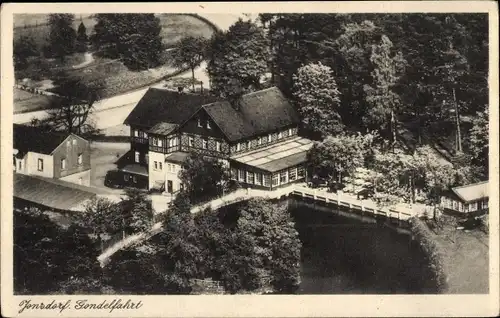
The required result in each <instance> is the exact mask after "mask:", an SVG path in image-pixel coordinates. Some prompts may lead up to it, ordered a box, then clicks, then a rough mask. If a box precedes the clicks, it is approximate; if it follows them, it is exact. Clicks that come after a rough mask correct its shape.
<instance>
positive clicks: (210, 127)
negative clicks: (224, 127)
mask: <svg viewBox="0 0 500 318" xmlns="http://www.w3.org/2000/svg"><path fill="white" fill-rule="evenodd" d="M207 128H208V129H212V126H210V120H207Z"/></svg>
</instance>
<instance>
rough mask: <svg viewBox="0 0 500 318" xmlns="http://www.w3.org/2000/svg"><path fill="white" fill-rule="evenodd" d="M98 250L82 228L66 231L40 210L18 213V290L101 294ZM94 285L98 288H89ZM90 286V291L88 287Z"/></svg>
mask: <svg viewBox="0 0 500 318" xmlns="http://www.w3.org/2000/svg"><path fill="white" fill-rule="evenodd" d="M97 255H98V249H97V247H96V245H95V244H94V243H93V242H92V240H91V239H90V238H89V236H88V233H87V232H86V230H85V229H84V228H82V227H80V226H78V225H71V226H70V227H69V228H67V229H64V228H62V227H60V226H59V225H57V224H55V223H54V222H52V221H51V220H50V219H49V218H48V216H47V215H45V214H43V213H42V212H41V211H40V210H38V209H29V210H25V211H14V290H15V292H16V293H19V294H32V295H33V294H47V293H57V292H65V291H66V292H68V293H72V292H73V291H77V290H79V288H78V287H77V286H76V285H77V284H75V283H74V282H72V281H73V280H74V279H77V278H78V279H80V280H81V281H84V282H85V283H83V285H84V286H85V288H84V290H85V291H87V292H100V288H101V287H103V286H102V285H100V284H99V283H95V282H96V281H97V282H99V280H100V279H101V271H100V266H99V263H98V262H97ZM89 281H92V282H94V283H95V284H90V285H89V284H87V282H89ZM89 286H90V290H89V289H88V287H89Z"/></svg>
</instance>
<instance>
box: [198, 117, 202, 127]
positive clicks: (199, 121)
mask: <svg viewBox="0 0 500 318" xmlns="http://www.w3.org/2000/svg"><path fill="white" fill-rule="evenodd" d="M198 127H200V128H201V127H202V126H201V119H200V118H198Z"/></svg>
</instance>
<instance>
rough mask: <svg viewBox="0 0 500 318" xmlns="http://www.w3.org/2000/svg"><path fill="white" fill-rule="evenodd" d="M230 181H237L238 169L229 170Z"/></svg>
mask: <svg viewBox="0 0 500 318" xmlns="http://www.w3.org/2000/svg"><path fill="white" fill-rule="evenodd" d="M231 180H238V169H236V168H231Z"/></svg>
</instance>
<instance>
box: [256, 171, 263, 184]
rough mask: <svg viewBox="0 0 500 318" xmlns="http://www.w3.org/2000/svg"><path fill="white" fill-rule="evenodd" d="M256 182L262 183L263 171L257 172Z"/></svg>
mask: <svg viewBox="0 0 500 318" xmlns="http://www.w3.org/2000/svg"><path fill="white" fill-rule="evenodd" d="M255 184H258V185H261V184H262V173H255Z"/></svg>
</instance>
